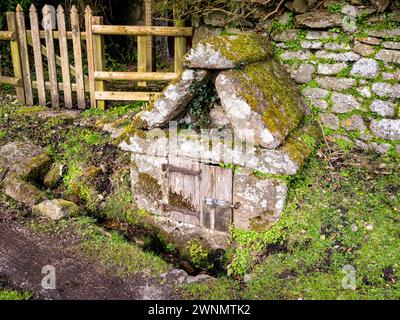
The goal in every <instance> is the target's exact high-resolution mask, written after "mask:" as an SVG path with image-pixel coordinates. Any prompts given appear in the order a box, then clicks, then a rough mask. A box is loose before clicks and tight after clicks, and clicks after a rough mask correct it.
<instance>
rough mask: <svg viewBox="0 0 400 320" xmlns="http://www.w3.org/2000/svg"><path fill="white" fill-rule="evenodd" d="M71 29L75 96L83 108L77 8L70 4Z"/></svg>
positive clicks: (84, 102)
mask: <svg viewBox="0 0 400 320" xmlns="http://www.w3.org/2000/svg"><path fill="white" fill-rule="evenodd" d="M70 17H71V29H72V45H73V51H74V63H75V70H76V72H75V73H74V75H75V82H76V96H77V100H78V108H79V109H85V106H86V101H85V83H84V76H83V65H82V45H81V35H82V34H81V31H80V28H79V16H78V10H77V9H76V7H75V6H72V8H71V12H70Z"/></svg>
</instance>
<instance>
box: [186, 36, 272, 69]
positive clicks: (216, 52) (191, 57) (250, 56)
mask: <svg viewBox="0 0 400 320" xmlns="http://www.w3.org/2000/svg"><path fill="white" fill-rule="evenodd" d="M272 51H273V50H272V45H271V43H270V42H269V41H268V39H267V37H266V36H263V35H256V34H240V35H221V36H216V37H212V38H209V39H205V40H203V41H200V42H199V43H198V44H197V45H196V46H194V47H193V48H192V49H191V50H190V51H189V53H188V54H187V55H186V57H185V64H186V66H188V67H189V68H201V69H217V70H223V69H232V68H235V67H238V66H240V65H246V64H250V63H253V62H258V61H262V60H265V59H267V58H268V57H270V56H271V55H272Z"/></svg>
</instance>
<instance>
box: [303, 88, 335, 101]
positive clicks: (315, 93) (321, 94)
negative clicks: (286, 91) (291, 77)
mask: <svg viewBox="0 0 400 320" xmlns="http://www.w3.org/2000/svg"><path fill="white" fill-rule="evenodd" d="M328 94H329V91H328V90H325V89H321V88H312V87H307V88H304V89H303V95H304V96H305V97H307V98H312V99H322V98H326V97H327V96H328Z"/></svg>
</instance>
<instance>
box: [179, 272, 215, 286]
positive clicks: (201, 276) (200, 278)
mask: <svg viewBox="0 0 400 320" xmlns="http://www.w3.org/2000/svg"><path fill="white" fill-rule="evenodd" d="M210 280H214V278H213V277H211V276H209V275H207V274H199V275H198V276H195V277H193V276H188V277H187V278H186V283H187V284H190V283H198V282H205V281H210Z"/></svg>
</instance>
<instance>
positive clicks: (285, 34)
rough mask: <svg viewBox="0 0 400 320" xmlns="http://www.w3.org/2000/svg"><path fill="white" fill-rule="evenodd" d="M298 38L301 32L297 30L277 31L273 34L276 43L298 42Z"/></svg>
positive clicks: (272, 37)
mask: <svg viewBox="0 0 400 320" xmlns="http://www.w3.org/2000/svg"><path fill="white" fill-rule="evenodd" d="M298 36H299V30H297V29H286V30H277V31H274V32H272V33H271V39H272V40H274V41H291V40H296V39H297V38H298Z"/></svg>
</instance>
